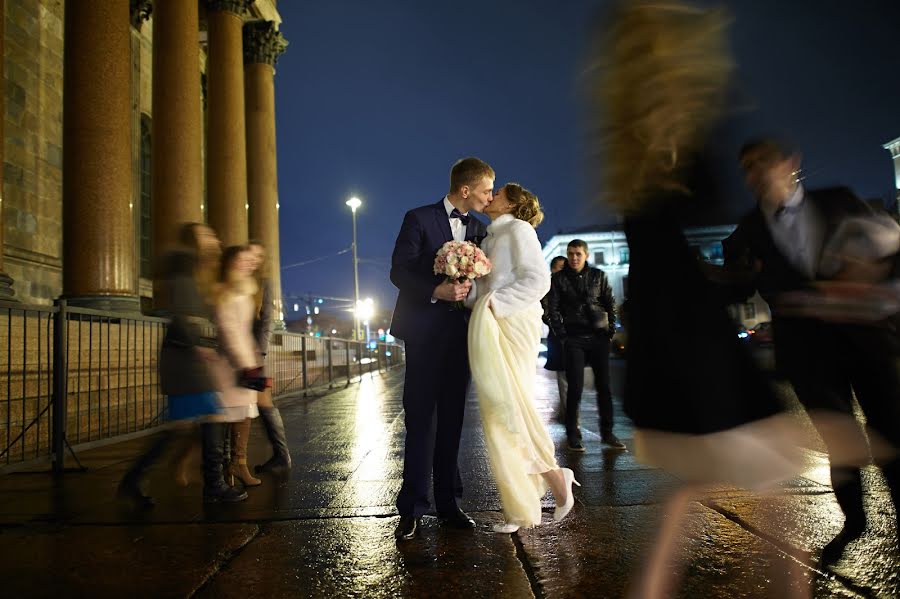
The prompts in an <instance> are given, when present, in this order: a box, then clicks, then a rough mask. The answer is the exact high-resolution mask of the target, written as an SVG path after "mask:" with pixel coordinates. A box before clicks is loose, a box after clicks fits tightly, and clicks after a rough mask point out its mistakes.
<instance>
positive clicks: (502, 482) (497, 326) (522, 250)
mask: <svg viewBox="0 0 900 599" xmlns="http://www.w3.org/2000/svg"><path fill="white" fill-rule="evenodd" d="M482 249H483V250H484V252H485V254H487V256H488V258H489V259H490V260H491V263H492V267H493V268H492V270H491V273H490V274H489V275H487V276H485V277H484V278H482V279H479V280H478V281H477V283H476V285H475V286H474V288H473V292H472V293H470V295H469V298H468V300H467V304H469V305H470V306H471V305H472V304H473V303H474V308H473V311H472V318H471V320H470V321H469V362H470V365H471V370H472V379H473V380H474V381H475V388H476V391H477V394H478V405H479V408H480V411H481V422H482V425H483V427H484V437H485V444H486V445H487V450H488V456H489V458H490V463H491V470H492V471H493V474H494V479H495V480H496V482H497V488H498V490H499V492H500V502H501V504H502V507H503V515H504V517H505V518H506V521H507V522H508V523H510V524H515V525H518V526H521V527H530V526H537V525H538V524H540V522H541V498H542V497H543V496H544V494H545V493H546V492H547V485H546V483H545V482H544V479H543V478H542V477H541V473H543V472H547V471H549V470H554V469H556V468H558V466H557V464H556V457H555V455H554V445H553V440H552V439H551V438H550V434H549V433H548V431H547V428H546V427H545V426H544V423H543V421H542V420H541V418H540V417H539V416H538V413H537V410H536V409H535V406H534V389H535V386H536V382H537V381H536V376H537V352H538V344H539V343H540V339H541V314H542V313H543V312H542V309H541V305H540V300H541V298H542V297H544V295H546V294H547V292H548V291H549V290H550V271H549V269H548V268H547V265H546V263H545V262H544V257H543V254H542V252H541V244H540V242H539V241H538V237H537V234H536V233H535V231H534V228H533V227H532V226H531V225H529V224H528V223H526V222H524V221H522V220H518V219H516V218H514V217H513V216H511V215H503V216H500V217H498V218H497V219H496V220H494V222H493V223H491V225H490V227H488V236H487V237H486V238H485V240H484V242H483V243H482ZM489 305H490V307H488V306H489Z"/></svg>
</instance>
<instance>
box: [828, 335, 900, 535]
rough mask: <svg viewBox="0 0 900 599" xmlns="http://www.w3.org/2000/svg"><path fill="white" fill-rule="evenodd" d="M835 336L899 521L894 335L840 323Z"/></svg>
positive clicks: (899, 419) (898, 385) (899, 422)
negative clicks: (881, 455) (885, 448)
mask: <svg viewBox="0 0 900 599" xmlns="http://www.w3.org/2000/svg"><path fill="white" fill-rule="evenodd" d="M837 336H838V342H839V347H840V350H841V353H840V356H841V360H842V362H843V364H844V365H845V367H846V372H847V377H848V379H849V383H850V385H852V387H853V392H854V394H855V395H856V400H857V401H858V402H859V406H860V408H862V411H863V413H864V414H865V416H866V422H867V427H868V429H869V433H870V436H872V437H875V438H874V439H873V447H874V448H875V449H876V461H877V462H878V465H879V466H881V468H882V472H883V473H884V477H885V479H886V480H887V483H888V488H889V489H890V492H891V498H892V499H893V502H894V512H895V513H896V514H897V520H898V524H900V455H898V452H900V371H898V366H900V360H898V358H900V356H898V353H897V347H896V343H897V342H896V338H895V336H894V333H891V332H888V331H886V330H884V329H879V328H875V327H869V326H861V325H842V326H840V327H838V331H837ZM884 443H887V444H888V445H889V446H890V447H889V455H890V457H888V458H886V459H882V460H878V457H879V456H878V455H877V454H878V453H879V452H878V451H877V450H878V449H879V448H878V445H879V444H884ZM882 453H883V450H882ZM898 534H900V530H898Z"/></svg>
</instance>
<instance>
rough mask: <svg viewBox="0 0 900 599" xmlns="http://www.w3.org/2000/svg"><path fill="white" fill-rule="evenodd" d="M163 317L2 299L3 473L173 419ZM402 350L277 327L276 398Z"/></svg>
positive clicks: (343, 380) (60, 464)
mask: <svg viewBox="0 0 900 599" xmlns="http://www.w3.org/2000/svg"><path fill="white" fill-rule="evenodd" d="M166 325H167V321H166V320H165V319H163V318H158V317H152V316H142V315H137V314H135V315H132V314H128V315H125V314H118V313H112V312H105V311H100V310H91V309H87V308H77V307H73V306H69V305H67V304H66V302H65V301H64V300H60V301H59V302H57V304H56V305H54V306H29V305H24V304H18V303H14V302H0V334H3V335H5V343H3V342H2V339H3V337H0V472H2V471H3V470H6V469H9V468H11V467H13V466H14V465H16V464H21V463H23V462H30V461H32V460H46V459H50V460H51V462H52V464H53V469H54V471H57V472H61V471H62V470H63V468H64V461H65V452H66V450H67V448H68V449H69V450H70V451H71V449H72V447H74V448H75V449H77V448H78V447H79V446H81V447H84V446H85V445H87V444H91V443H96V442H102V441H107V440H111V439H115V438H117V437H120V436H123V435H128V434H133V433H137V432H140V431H147V430H149V429H152V428H154V427H156V426H159V425H161V424H163V423H165V422H166V420H167V418H166V413H167V402H166V397H165V396H164V395H163V394H162V392H161V391H160V388H159V379H158V375H157V372H158V359H159V350H160V348H161V346H162V341H163V338H164V337H165V331H166ZM403 360H404V355H403V348H402V347H401V346H398V345H395V344H386V343H378V344H376V345H375V346H374V347H369V346H368V345H367V344H366V343H364V342H361V341H350V340H346V339H335V338H324V337H311V336H308V335H302V334H298V333H290V332H286V331H276V332H274V333H273V335H272V341H271V344H270V347H269V353H268V355H267V357H266V368H267V373H268V375H269V376H271V377H272V378H273V381H274V390H273V395H274V397H275V398H276V399H277V398H282V397H285V396H289V395H293V394H299V393H301V392H305V391H308V390H310V389H313V388H316V387H322V386H326V385H327V386H329V387H333V386H335V385H340V384H344V385H349V384H351V382H352V381H353V380H354V379H356V378H358V377H361V376H362V375H363V374H366V373H371V372H374V371H378V370H385V369H389V368H392V367H394V366H397V365H399V364H401V363H403Z"/></svg>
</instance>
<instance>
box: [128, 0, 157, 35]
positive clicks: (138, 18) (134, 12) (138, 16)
mask: <svg viewBox="0 0 900 599" xmlns="http://www.w3.org/2000/svg"><path fill="white" fill-rule="evenodd" d="M130 1H131V25H132V27H134V28H135V29H140V28H141V24H142V23H143V22H144V21H147V20H149V19H150V14H151V13H152V12H153V0H130Z"/></svg>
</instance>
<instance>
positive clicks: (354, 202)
mask: <svg viewBox="0 0 900 599" xmlns="http://www.w3.org/2000/svg"><path fill="white" fill-rule="evenodd" d="M346 203H347V205H348V206H350V210H351V211H352V212H353V245H352V246H351V247H352V248H353V300H354V302H355V304H354V305H356V306H359V260H358V258H357V256H356V209H357V208H359V207H360V206H362V200H360V199H359V198H357V197H355V196H354V197H352V198H350V199H349V200H347V202H346ZM353 321H354V322H353V332H354V339H356V340H357V341H358V340H359V316H358V315H357V316H354V319H353Z"/></svg>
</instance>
